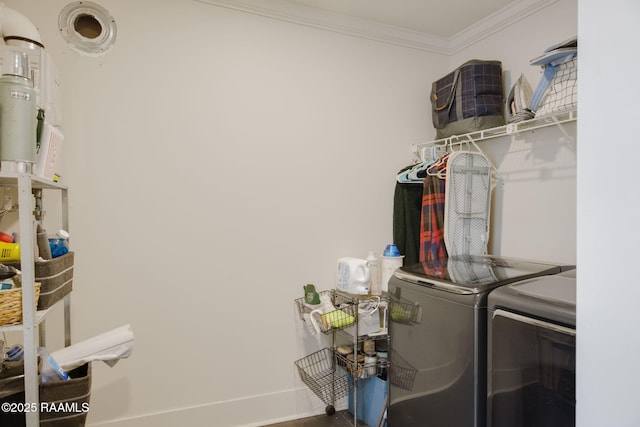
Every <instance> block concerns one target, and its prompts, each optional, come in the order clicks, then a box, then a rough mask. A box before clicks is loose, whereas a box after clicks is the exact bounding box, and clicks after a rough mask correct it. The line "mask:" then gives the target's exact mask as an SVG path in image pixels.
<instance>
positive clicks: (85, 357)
mask: <svg viewBox="0 0 640 427" xmlns="http://www.w3.org/2000/svg"><path fill="white" fill-rule="evenodd" d="M133 343H134V336H133V330H132V329H131V326H130V325H124V326H121V327H119V328H116V329H113V330H111V331H108V332H105V333H103V334H100V335H96V336H95V337H93V338H89V339H87V340H85V341H81V342H79V343H77V344H73V345H70V346H69V347H65V348H63V349H61V350H58V351H55V352H53V353H51V356H52V357H53V359H54V360H55V361H56V362H58V364H59V365H60V366H61V367H62V369H64V370H65V371H70V370H71V369H74V368H77V367H78V366H82V365H84V364H85V363H87V362H93V361H96V360H102V361H103V362H105V363H106V364H107V365H109V366H113V365H115V364H116V363H117V362H118V360H120V359H124V358H127V357H129V356H130V355H131V353H132V352H133Z"/></svg>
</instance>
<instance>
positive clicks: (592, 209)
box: [577, 0, 640, 427]
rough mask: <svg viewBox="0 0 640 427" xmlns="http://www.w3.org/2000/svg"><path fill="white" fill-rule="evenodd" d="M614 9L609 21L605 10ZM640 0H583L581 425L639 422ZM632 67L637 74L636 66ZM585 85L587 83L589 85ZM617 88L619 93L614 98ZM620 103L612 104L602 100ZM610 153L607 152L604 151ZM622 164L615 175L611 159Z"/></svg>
mask: <svg viewBox="0 0 640 427" xmlns="http://www.w3.org/2000/svg"><path fill="white" fill-rule="evenodd" d="M603 16H606V17H607V19H606V20H605V21H603V20H602V17H603ZM638 17H640V3H638V2H636V1H634V0H615V1H613V2H607V3H601V2H598V1H593V0H580V1H579V7H578V19H579V22H580V26H579V37H580V43H581V45H580V46H581V47H580V59H579V61H580V81H581V83H580V85H581V86H580V87H581V91H580V99H579V104H580V122H579V124H578V133H579V135H580V150H579V153H578V263H579V265H580V270H579V272H578V278H579V281H578V336H577V340H578V349H577V352H578V353H577V354H578V356H577V363H578V366H577V369H578V378H577V387H578V393H577V401H578V403H577V405H578V414H577V415H578V418H577V423H578V425H579V426H580V427H598V426H604V425H608V426H620V427H633V426H638V425H640V407H639V406H638V399H637V386H638V383H640V370H638V353H640V340H638V319H637V312H638V306H637V302H638V300H639V299H640V287H638V285H637V276H638V272H637V266H638V255H639V251H638V245H637V242H638V241H639V240H640V235H639V234H640V233H639V232H638V228H637V227H636V223H637V218H638V215H637V213H638V205H639V201H640V190H639V188H638V185H637V181H638V179H637V171H638V166H637V159H638V154H639V153H640V149H639V148H638V147H639V146H638V138H637V137H635V135H636V131H637V124H638V113H639V108H638V103H637V100H638V99H640V89H639V88H638V86H637V85H634V84H630V81H629V79H628V78H627V73H626V71H625V70H633V69H637V68H638V65H639V60H638V55H636V54H634V52H637V49H638V48H637V42H638V40H640V29H639V28H638V25H637V21H638ZM631 74H633V73H631ZM583 89H584V90H583ZM613 94H616V95H613ZM610 96H611V97H612V98H614V99H615V100H616V101H615V107H614V108H603V98H608V97H610ZM603 150H604V151H603ZM609 159H610V160H611V163H612V164H613V171H614V172H613V173H612V174H609V173H606V172H605V170H606V169H605V165H606V164H608V163H609Z"/></svg>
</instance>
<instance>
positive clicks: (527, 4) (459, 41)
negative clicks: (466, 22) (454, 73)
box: [448, 0, 558, 55]
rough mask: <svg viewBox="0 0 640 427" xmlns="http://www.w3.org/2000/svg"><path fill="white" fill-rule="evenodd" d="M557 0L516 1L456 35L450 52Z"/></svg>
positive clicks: (503, 27) (497, 30)
mask: <svg viewBox="0 0 640 427" xmlns="http://www.w3.org/2000/svg"><path fill="white" fill-rule="evenodd" d="M557 2H558V0H520V1H517V2H514V3H512V4H510V5H508V6H506V7H504V8H502V9H501V10H499V11H498V12H496V13H494V14H492V15H489V16H488V17H486V18H485V19H482V20H480V21H478V22H476V23H475V24H473V25H472V26H470V27H469V28H466V29H465V30H463V31H461V32H459V33H458V34H456V35H454V36H453V37H452V38H451V40H450V44H449V52H448V54H449V55H453V54H455V53H458V52H460V51H461V50H463V49H466V48H468V47H470V46H472V45H474V44H475V43H478V42H479V41H481V40H483V39H485V38H487V37H489V36H491V35H492V34H495V33H497V32H499V31H501V30H503V29H505V28H507V27H509V26H511V25H514V24H516V23H517V22H518V21H520V20H522V19H524V18H526V17H528V16H530V15H533V14H534V13H536V12H538V11H540V10H543V9H545V8H547V7H549V6H551V5H552V4H554V3H557Z"/></svg>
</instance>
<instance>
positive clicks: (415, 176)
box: [396, 145, 446, 183]
mask: <svg viewBox="0 0 640 427" xmlns="http://www.w3.org/2000/svg"><path fill="white" fill-rule="evenodd" d="M443 149H445V150H446V147H445V146H440V145H432V146H428V147H424V148H423V149H422V151H421V153H420V160H421V161H420V162H419V163H417V164H415V165H414V166H413V167H411V168H408V169H406V170H404V171H402V172H401V173H399V174H398V175H397V177H396V178H397V181H398V182H400V183H422V182H423V181H424V177H425V175H426V169H427V168H428V167H429V166H430V165H431V164H432V163H434V162H435V161H437V160H438V159H439V158H440V157H441V151H443Z"/></svg>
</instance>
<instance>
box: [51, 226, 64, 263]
mask: <svg viewBox="0 0 640 427" xmlns="http://www.w3.org/2000/svg"><path fill="white" fill-rule="evenodd" d="M68 240H69V233H67V232H66V231H65V230H59V231H58V234H57V235H56V237H53V238H50V239H49V247H50V248H51V257H52V258H57V257H59V256H62V255H64V254H66V253H67V252H69V243H68Z"/></svg>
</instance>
